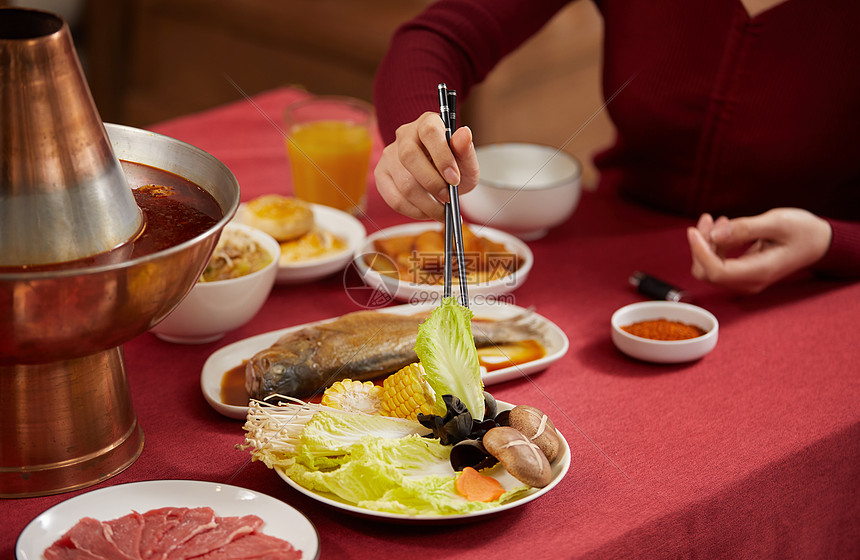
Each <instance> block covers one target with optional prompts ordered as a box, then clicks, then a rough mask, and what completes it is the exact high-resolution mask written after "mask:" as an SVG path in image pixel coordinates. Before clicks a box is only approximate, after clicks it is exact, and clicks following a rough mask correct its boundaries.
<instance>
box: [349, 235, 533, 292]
mask: <svg viewBox="0 0 860 560" xmlns="http://www.w3.org/2000/svg"><path fill="white" fill-rule="evenodd" d="M470 227H471V229H472V231H473V232H474V233H475V234H476V235H479V236H481V237H485V238H487V239H489V240H490V241H494V242H496V243H502V244H503V245H504V246H505V248H506V249H507V250H508V251H510V252H512V253H515V254H516V255H517V257H518V259H519V263H520V266H519V268H517V270H515V271H514V272H513V273H512V274H510V275H508V276H505V277H503V278H499V279H498V280H493V281H490V282H481V283H478V284H469V298H470V299H471V300H474V301H476V302H478V303H493V302H495V301H499V300H500V299H501V298H500V297H499V296H502V295H503V294H507V293H508V292H511V291H513V290H515V289H517V288H519V287H520V286H521V285H522V284H523V282H525V281H526V278H527V277H528V275H529V272H530V271H531V269H532V264H533V263H534V255H533V254H532V251H531V249H529V247H528V245H526V244H525V243H523V242H522V241H520V240H519V239H517V238H516V237H514V236H512V235H508V234H507V233H504V232H502V231H498V230H496V229H492V228H488V227H481V226H470ZM442 228H443V225H442V224H440V223H438V222H414V223H411V224H403V225H399V226H394V227H390V228H386V229H383V230H380V231H377V232H376V233H374V234H372V235H370V236H368V237H367V239H365V241H364V244H363V245H362V248H361V250H359V251H358V253H357V254H356V257H355V261H354V262H355V267H356V269H357V270H358V273H359V275H360V276H361V278H362V280H363V281H364V283H365V284H366V285H367V286H370V287H371V288H373V289H375V290H378V291H379V292H381V293H382V294H385V295H386V296H387V297H389V298H393V299H396V300H399V301H406V302H409V303H423V302H431V301H435V302H439V301H441V299H442V291H443V288H442V286H441V285H433V284H421V283H418V282H404V281H401V280H399V279H397V278H394V277H392V276H389V275H385V274H380V273H379V272H377V271H375V270H373V269H371V268H370V267H369V266H368V265H367V263H366V262H365V260H364V256H365V255H366V254H368V253H375V252H376V251H375V250H374V242H375V241H376V240H377V239H384V238H388V237H398V236H401V235H417V234H419V233H421V232H424V231H428V230H441V229H442ZM451 291H452V294H451V295H453V296H454V297H457V298H459V294H460V290H459V288H458V286H457V284H456V283H455V284H454V285H453V286H452V288H451ZM389 301H390V299H389ZM507 303H513V302H511V301H507Z"/></svg>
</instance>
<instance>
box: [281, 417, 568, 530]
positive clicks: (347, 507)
mask: <svg viewBox="0 0 860 560" xmlns="http://www.w3.org/2000/svg"><path fill="white" fill-rule="evenodd" d="M496 402H497V404H498V406H499V411H500V412H501V411H503V410H509V409H511V408H513V407H514V405H512V404H510V403H506V402H504V401H496ZM556 430H558V429H557V428H556ZM558 435H559V436H560V438H561V450H560V453H559V454H558V457H556V458H555V461H554V462H553V463H552V464H551V465H550V466H551V467H552V480H551V481H550V483H549V484H548V485H546V486H544V487H543V488H531V489H529V490H528V491H526V493H525V494H523V495H522V496H520V497H519V498H517V499H515V500H512V501H510V502H508V503H506V504H502V505H500V506H498V507H495V508H492V509H488V510H484V511H475V512H471V513H462V514H452V515H405V514H402V513H388V512H383V511H374V510H371V509H366V508H362V507H358V506H355V505H353V504H350V503H347V502H345V501H343V500H341V499H340V498H338V497H337V496H335V495H334V494H330V493H328V492H314V491H313V490H308V489H307V488H305V487H304V486H301V485H299V484H297V483H296V482H294V481H293V480H292V479H291V478H289V477H288V476H287V475H285V474H284V473H283V471H281V470H280V469H278V468H275V472H277V473H278V476H280V477H281V479H283V480H284V482H286V483H287V485H289V486H291V487H292V488H294V489H295V490H297V491H298V492H300V493H302V494H304V495H305V496H308V497H309V498H311V499H314V500H317V501H318V502H321V503H323V504H325V505H327V506H330V507H333V508H335V509H338V510H341V511H343V512H346V513H349V514H351V515H357V516H360V517H366V518H370V519H376V520H382V521H388V522H395V523H407V524H411V523H414V524H420V525H427V524H431V525H432V524H441V525H444V524H449V523H462V522H465V521H479V520H481V519H484V518H486V517H488V516H494V515H498V514H500V513H502V512H504V511H507V510H510V509H513V508H516V507H520V506H522V505H525V504H527V503H529V502H531V501H533V500H536V499H537V498H540V497H541V496H543V495H544V494H546V493H547V492H549V491H550V490H552V489H553V488H555V487H556V486H557V485H558V483H559V482H561V480H562V479H563V478H564V475H565V474H567V471H568V469H569V468H570V446H569V445H568V443H567V440H566V439H565V438H564V435H563V434H562V433H561V432H560V431H559V432H558ZM493 470H494V471H496V472H494V473H492V474H491V475H490V476H492V477H493V478H495V479H496V480H498V481H499V483H501V485H502V486H503V487H504V488H505V489H511V488H514V487H516V486H520V485H522V482H520V481H518V480H517V479H516V478H514V477H513V476H511V475H510V474H508V472H507V471H505V470H504V469H503V468H496V469H493Z"/></svg>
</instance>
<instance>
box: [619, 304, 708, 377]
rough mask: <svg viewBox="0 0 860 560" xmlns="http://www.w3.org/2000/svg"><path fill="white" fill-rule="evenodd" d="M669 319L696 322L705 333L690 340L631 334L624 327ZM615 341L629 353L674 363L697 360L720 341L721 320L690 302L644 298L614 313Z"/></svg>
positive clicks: (661, 361)
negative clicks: (647, 299)
mask: <svg viewBox="0 0 860 560" xmlns="http://www.w3.org/2000/svg"><path fill="white" fill-rule="evenodd" d="M657 319H666V320H668V321H679V322H681V323H686V324H688V325H695V326H697V327H699V328H701V329H702V330H704V331H705V334H703V335H702V336H699V337H696V338H690V339H687V340H651V339H648V338H642V337H639V336H635V335H632V334H630V333H628V332H626V331H624V330H622V329H621V327H625V326H628V325H631V324H633V323H638V322H640V321H652V320H657ZM611 324H612V342H613V343H615V346H616V347H617V348H618V349H619V350H621V351H622V352H624V353H625V354H627V355H628V356H630V357H633V358H638V359H640V360H645V361H647V362H657V363H662V364H673V363H681V362H689V361H693V360H698V359H699V358H701V357H702V356H704V355H705V354H707V353H708V352H710V351H711V350H713V349H714V346H716V345H717V337H718V334H719V327H720V325H719V322H718V321H717V318H716V317H714V315H713V314H712V313H711V312H709V311H706V310H705V309H702V308H701V307H698V306H696V305H691V304H689V303H681V302H670V301H642V302H639V303H633V304H630V305H627V306H625V307H622V308H621V309H619V310H618V311H616V312H615V313H613V314H612V319H611Z"/></svg>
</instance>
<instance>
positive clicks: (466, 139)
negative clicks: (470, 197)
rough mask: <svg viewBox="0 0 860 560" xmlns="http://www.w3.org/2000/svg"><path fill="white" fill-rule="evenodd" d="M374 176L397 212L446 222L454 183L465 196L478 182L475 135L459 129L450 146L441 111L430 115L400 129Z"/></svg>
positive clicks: (380, 160) (466, 128) (416, 217)
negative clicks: (451, 186)
mask: <svg viewBox="0 0 860 560" xmlns="http://www.w3.org/2000/svg"><path fill="white" fill-rule="evenodd" d="M374 175H375V177H376V188H377V190H379V194H380V195H382V198H383V199H384V200H385V202H387V203H388V205H389V206H391V207H392V208H393V209H395V210H397V211H398V212H400V213H401V214H403V215H405V216H409V217H410V218H415V219H417V220H423V219H427V218H430V219H433V220H438V221H444V219H445V211H444V208H443V204H444V203H445V202H447V201H448V184H449V183H450V184H452V185H457V186H458V188H459V192H460V194H465V193H467V192H469V191H470V190H472V189H473V188H475V185H476V184H477V183H478V157H477V156H476V155H475V147H474V145H473V144H472V131H471V130H469V128H468V127H462V128H459V129H457V130H456V131H455V132H454V134H453V135H452V136H451V146H450V148H449V147H448V142H447V140H446V139H445V129H444V127H443V125H442V119H441V118H439V115H438V114H437V113H430V112H427V113H424V114H423V115H421V116H420V117H418V119H417V120H415V121H413V122H411V123H407V124H404V125H403V126H401V127H400V128H398V129H397V137H396V139H395V140H394V142H392V143H391V144H389V145H388V146H386V147H385V149H384V150H383V151H382V157H381V158H380V159H379V163H378V164H377V165H376V170H375V171H374Z"/></svg>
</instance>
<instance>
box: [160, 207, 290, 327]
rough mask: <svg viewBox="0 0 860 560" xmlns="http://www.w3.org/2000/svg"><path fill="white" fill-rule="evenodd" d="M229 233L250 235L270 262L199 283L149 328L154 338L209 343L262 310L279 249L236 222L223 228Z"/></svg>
mask: <svg viewBox="0 0 860 560" xmlns="http://www.w3.org/2000/svg"><path fill="white" fill-rule="evenodd" d="M231 230H234V231H242V232H244V233H247V234H248V235H250V236H251V237H252V238H253V239H254V240H255V241H257V243H259V244H260V245H261V246H262V247H263V249H265V250H266V251H268V252H269V254H271V255H272V257H273V258H272V262H271V263H269V264H268V265H267V266H266V267H265V268H263V269H262V270H258V271H257V272H253V273H251V274H247V275H245V276H240V277H238V278H231V279H229V280H218V281H214V282H198V283H197V284H195V285H194V287H193V288H191V291H190V292H188V295H187V296H185V299H183V300H182V301H181V302H180V303H179V305H178V306H176V308H175V309H174V310H173V311H171V312H170V314H169V315H168V316H167V317H166V318H165V319H164V320H163V321H161V322H160V323H159V324H157V325H156V326H154V327H153V328H152V329H150V331H151V332H152V333H153V334H155V336H157V337H159V338H161V339H163V340H167V341H170V342H178V343H182V344H203V343H205V342H212V341H215V340H218V339H219V338H221V337H223V336H224V335H225V334H227V332H228V331H231V330H233V329H236V328H239V327H241V326H242V325H244V324H245V323H247V322H248V321H250V320H251V318H253V317H254V315H256V314H257V312H258V311H259V310H260V308H261V307H263V303H265V301H266V298H268V297H269V293H270V292H271V291H272V286H273V285H274V283H275V276H276V275H277V273H278V258H279V256H280V254H281V247H280V245H278V242H277V241H275V239H274V238H273V237H272V236H271V235H269V234H267V233H264V232H262V231H260V230H258V229H256V228H252V227H250V226H246V225H244V224H237V223H228V224H227V225H226V226H224V233H227V232H229V231H231ZM222 235H223V234H222Z"/></svg>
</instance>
